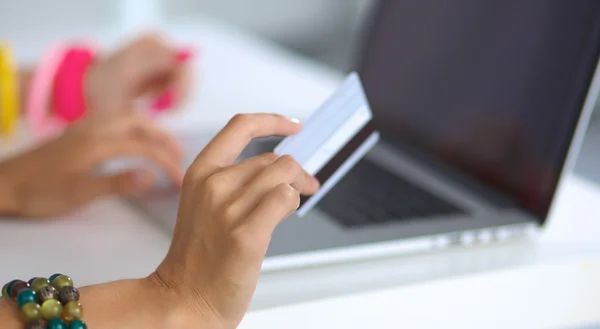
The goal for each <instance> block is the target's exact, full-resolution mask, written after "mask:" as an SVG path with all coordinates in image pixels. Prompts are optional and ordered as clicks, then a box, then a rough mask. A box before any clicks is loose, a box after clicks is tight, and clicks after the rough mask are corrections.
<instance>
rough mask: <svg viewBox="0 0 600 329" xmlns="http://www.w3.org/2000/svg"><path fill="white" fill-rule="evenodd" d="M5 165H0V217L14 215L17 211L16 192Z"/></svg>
mask: <svg viewBox="0 0 600 329" xmlns="http://www.w3.org/2000/svg"><path fill="white" fill-rule="evenodd" d="M9 175H10V173H9V170H8V168H7V164H6V163H0V216H10V215H15V214H16V213H17V211H18V208H19V206H18V201H17V195H16V191H15V190H14V186H13V184H12V181H11V179H10V178H9Z"/></svg>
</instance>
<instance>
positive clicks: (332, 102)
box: [274, 73, 379, 217]
mask: <svg viewBox="0 0 600 329" xmlns="http://www.w3.org/2000/svg"><path fill="white" fill-rule="evenodd" d="M378 141H379V133H378V132H377V131H376V130H375V127H374V125H373V114H372V112H371V107H370V106H369V102H368V100H367V97H366V94H365V91H364V89H363V86H362V83H361V81H360V78H359V76H358V74H357V73H351V74H350V75H349V76H348V77H347V78H346V79H345V80H344V82H342V84H341V85H340V86H339V87H338V88H337V89H336V91H335V92H334V93H333V94H332V95H331V96H330V97H329V98H328V99H327V100H326V101H325V102H324V103H323V105H321V107H319V108H318V109H317V110H316V111H315V112H313V114H312V115H311V116H310V117H309V118H308V119H307V120H306V121H305V122H304V123H303V129H302V131H301V132H300V133H299V134H297V135H294V136H290V137H287V138H285V139H284V140H283V141H281V143H280V144H279V145H277V147H275V151H274V152H275V154H277V155H280V156H281V155H286V154H287V155H291V156H292V157H293V158H294V159H296V161H298V162H299V163H300V165H301V166H302V168H304V170H305V171H306V172H307V173H309V174H310V175H313V176H315V177H316V178H317V179H318V180H319V181H320V182H321V188H320V190H319V191H318V192H317V193H316V194H315V195H312V196H309V197H303V198H302V200H301V204H300V208H298V210H297V212H296V214H297V215H298V216H300V217H302V216H304V215H306V214H307V213H308V212H309V211H310V210H311V209H312V208H313V207H314V206H315V205H316V204H317V203H318V202H319V201H320V200H321V199H322V198H323V197H324V196H325V195H326V194H327V193H328V192H329V191H330V190H331V189H332V188H333V187H334V186H335V184H337V183H338V182H339V181H340V180H341V179H342V178H343V177H344V176H345V175H346V174H347V173H348V172H349V171H350V169H352V167H354V165H356V164H357V163H358V162H359V161H360V160H361V159H362V158H363V157H364V156H365V155H366V154H367V153H368V152H369V150H371V148H373V146H375V144H377V142H378Z"/></svg>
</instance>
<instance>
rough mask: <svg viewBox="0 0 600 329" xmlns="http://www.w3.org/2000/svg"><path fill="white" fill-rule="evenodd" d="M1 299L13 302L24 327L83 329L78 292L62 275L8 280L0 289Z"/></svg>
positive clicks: (85, 328)
mask: <svg viewBox="0 0 600 329" xmlns="http://www.w3.org/2000/svg"><path fill="white" fill-rule="evenodd" d="M2 298H7V299H13V300H15V301H16V303H17V305H18V306H19V309H20V310H21V315H22V317H23V319H24V320H25V322H26V325H25V329H87V325H86V324H85V322H83V321H82V320H81V318H82V317H83V308H82V307H81V304H80V303H79V291H78V290H77V288H75V287H74V286H73V280H71V278H70V277H68V276H66V275H62V274H53V275H52V276H50V278H49V279H46V278H32V279H31V280H29V281H28V282H25V281H21V280H13V281H10V282H9V283H7V284H5V285H4V287H3V288H2ZM44 321H45V322H44Z"/></svg>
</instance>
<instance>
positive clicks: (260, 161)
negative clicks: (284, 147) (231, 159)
mask: <svg viewBox="0 0 600 329" xmlns="http://www.w3.org/2000/svg"><path fill="white" fill-rule="evenodd" d="M278 158H279V156H278V155H277V154H275V153H264V154H261V155H258V156H255V157H252V158H250V159H246V160H244V161H242V162H240V163H237V164H235V165H233V166H231V167H229V168H226V169H225V170H223V171H222V172H220V173H219V175H220V176H221V178H222V180H223V181H224V182H227V183H228V184H230V185H231V190H232V191H236V190H238V189H239V188H240V187H242V186H245V185H247V184H248V183H249V182H250V181H251V180H252V179H253V178H254V177H256V176H257V175H258V174H260V172H261V171H263V170H264V169H265V168H267V167H268V166H269V165H271V164H272V163H273V162H275V161H276V160H277V159H278Z"/></svg>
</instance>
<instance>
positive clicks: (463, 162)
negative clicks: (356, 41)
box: [358, 0, 600, 219]
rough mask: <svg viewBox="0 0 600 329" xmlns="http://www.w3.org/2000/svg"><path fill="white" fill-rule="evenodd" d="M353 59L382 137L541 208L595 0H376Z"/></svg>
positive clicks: (593, 37)
mask: <svg viewBox="0 0 600 329" xmlns="http://www.w3.org/2000/svg"><path fill="white" fill-rule="evenodd" d="M372 18H373V19H372V21H371V23H370V24H369V26H368V28H367V29H366V31H367V34H366V39H365V40H366V42H365V43H364V49H363V52H362V61H361V63H360V67H359V69H358V71H359V73H360V74H361V78H362V80H363V83H364V85H365V89H366V92H367V96H368V98H369V101H370V103H371V107H372V109H373V113H374V117H375V122H376V124H377V127H378V129H379V130H380V131H381V133H382V137H383V139H384V140H385V141H387V142H388V143H392V144H393V145H395V146H398V147H401V148H404V149H406V148H408V149H410V150H416V152H417V153H418V154H421V155H424V156H425V158H427V159H434V160H435V162H437V163H442V164H444V165H445V166H444V167H448V168H452V169H453V170H452V172H454V173H455V174H456V176H457V177H458V176H460V177H467V178H468V179H467V180H471V181H472V182H477V185H481V186H484V187H486V189H487V188H489V190H491V191H493V192H498V193H499V194H501V195H503V196H504V197H508V198H507V199H510V200H513V201H514V202H515V203H517V204H518V205H519V206H520V207H522V208H524V209H527V210H529V211H531V212H532V213H533V214H534V215H536V216H538V217H540V218H541V219H542V218H544V217H545V216H546V215H547V212H548V209H549V206H550V203H551V200H552V197H553V195H554V190H555V188H556V184H557V181H558V177H559V175H560V172H561V170H562V167H563V165H564V160H565V158H566V154H567V151H568V148H569V145H570V142H571V139H572V137H573V134H574V131H575V127H576V124H577V121H578V119H579V116H580V114H581V110H582V108H583V105H584V103H585V99H586V96H587V93H588V88H589V87H590V84H591V82H592V79H593V75H594V71H595V68H596V65H597V63H598V59H599V53H600V1H597V0H579V1H564V0H526V1H523V0H509V1H507V0H453V1H447V0H419V1H412V0H389V1H387V0H384V1H381V2H380V3H379V5H378V7H377V10H376V11H375V14H374V16H373V17H372Z"/></svg>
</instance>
